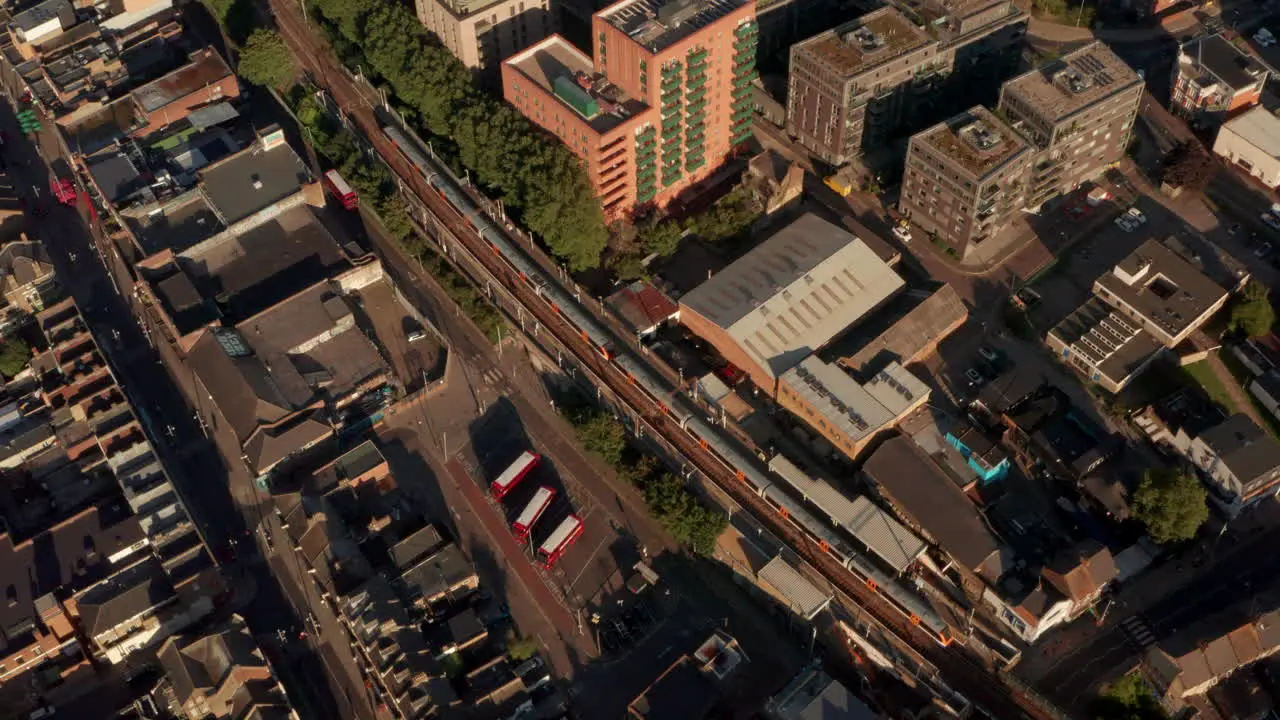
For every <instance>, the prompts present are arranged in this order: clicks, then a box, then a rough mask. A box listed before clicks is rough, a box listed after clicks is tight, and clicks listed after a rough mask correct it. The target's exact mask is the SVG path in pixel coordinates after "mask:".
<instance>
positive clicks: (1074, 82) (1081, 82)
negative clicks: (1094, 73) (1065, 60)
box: [1060, 69, 1092, 93]
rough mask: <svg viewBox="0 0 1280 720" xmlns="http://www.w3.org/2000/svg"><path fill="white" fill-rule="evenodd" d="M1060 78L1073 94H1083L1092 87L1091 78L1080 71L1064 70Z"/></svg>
mask: <svg viewBox="0 0 1280 720" xmlns="http://www.w3.org/2000/svg"><path fill="white" fill-rule="evenodd" d="M1060 77H1061V78H1062V83H1063V84H1064V85H1066V86H1067V88H1068V89H1070V90H1071V92H1073V93H1082V92H1084V91H1085V90H1088V89H1089V87H1090V85H1092V83H1091V82H1090V81H1089V78H1087V77H1085V75H1084V73H1082V72H1080V71H1079V70H1075V69H1071V70H1063V71H1062V74H1061V76H1060Z"/></svg>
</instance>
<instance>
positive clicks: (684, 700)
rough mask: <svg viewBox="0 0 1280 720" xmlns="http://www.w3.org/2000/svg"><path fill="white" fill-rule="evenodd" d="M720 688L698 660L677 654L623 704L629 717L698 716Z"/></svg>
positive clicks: (694, 719) (655, 719)
mask: <svg viewBox="0 0 1280 720" xmlns="http://www.w3.org/2000/svg"><path fill="white" fill-rule="evenodd" d="M719 697H720V692H719V690H718V689H717V687H716V684H715V682H713V681H712V680H711V678H710V677H708V676H707V675H706V674H705V673H703V672H702V668H701V667H700V666H699V665H698V663H696V662H694V661H693V659H692V658H690V657H689V656H688V655H683V656H681V657H680V658H679V659H678V660H676V661H675V663H673V664H672V665H671V667H669V668H667V671H666V672H664V673H662V675H661V676H660V677H659V678H658V679H657V680H655V681H653V684H652V685H650V686H649V687H648V688H647V689H646V690H645V691H644V692H643V693H641V694H640V696H639V697H637V698H636V699H635V700H632V701H631V704H630V705H628V706H627V709H628V710H629V711H630V715H629V717H634V718H645V719H646V720H647V719H649V718H652V719H653V720H661V719H662V718H687V719H688V720H702V718H704V717H706V715H707V713H708V712H709V711H710V710H711V708H712V707H713V706H714V705H715V703H716V700H717V698H719Z"/></svg>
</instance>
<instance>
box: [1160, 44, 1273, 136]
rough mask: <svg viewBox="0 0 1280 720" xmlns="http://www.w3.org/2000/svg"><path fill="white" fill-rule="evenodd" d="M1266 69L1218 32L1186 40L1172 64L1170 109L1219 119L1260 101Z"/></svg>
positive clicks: (1188, 115)
mask: <svg viewBox="0 0 1280 720" xmlns="http://www.w3.org/2000/svg"><path fill="white" fill-rule="evenodd" d="M1267 75H1268V73H1267V68H1266V66H1265V65H1263V64H1262V62H1261V61H1260V60H1258V59H1257V58H1256V57H1254V56H1253V55H1252V54H1251V53H1250V52H1249V51H1247V50H1241V49H1240V48H1238V47H1236V46H1235V45H1233V44H1232V43H1231V42H1230V41H1229V40H1227V39H1226V38H1224V37H1223V36H1221V35H1209V36H1206V37H1199V38H1195V39H1194V40H1191V41H1190V42H1188V43H1185V44H1184V45H1183V46H1182V48H1181V49H1180V50H1179V52H1178V61H1177V62H1176V63H1175V64H1174V67H1173V90H1172V91H1171V93H1170V97H1169V108H1170V109H1171V110H1173V112H1174V113H1175V114H1178V115H1181V116H1182V117H1184V118H1187V119H1188V120H1197V121H1200V122H1206V123H1218V122H1222V121H1223V120H1225V119H1226V118H1228V117H1234V116H1235V115H1238V114H1240V113H1242V112H1244V111H1245V110H1247V109H1249V108H1251V107H1253V106H1254V105H1257V104H1258V103H1259V102H1261V101H1262V89H1263V87H1264V86H1265V85H1266V84H1267Z"/></svg>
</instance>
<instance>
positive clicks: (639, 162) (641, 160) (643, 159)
mask: <svg viewBox="0 0 1280 720" xmlns="http://www.w3.org/2000/svg"><path fill="white" fill-rule="evenodd" d="M657 159H658V153H655V152H651V153H645V154H644V155H637V156H636V167H648V166H650V165H653V161H654V160H657Z"/></svg>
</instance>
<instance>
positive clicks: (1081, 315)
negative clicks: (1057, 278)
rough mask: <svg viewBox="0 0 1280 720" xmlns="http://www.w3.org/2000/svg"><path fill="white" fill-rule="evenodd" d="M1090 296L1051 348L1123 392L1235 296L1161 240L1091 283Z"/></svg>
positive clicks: (1053, 334) (1053, 337)
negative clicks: (1162, 353)
mask: <svg viewBox="0 0 1280 720" xmlns="http://www.w3.org/2000/svg"><path fill="white" fill-rule="evenodd" d="M1093 293H1094V295H1093V297H1092V298H1090V299H1089V300H1088V301H1087V302H1085V304H1084V305H1082V306H1081V307H1080V308H1078V309H1077V310H1076V311H1075V312H1073V313H1072V314H1071V315H1069V316H1067V318H1066V319H1065V320H1063V321H1062V322H1061V323H1059V324H1058V325H1056V326H1055V327H1054V328H1053V329H1052V330H1050V331H1049V334H1048V337H1047V339H1046V341H1047V342H1048V345H1049V349H1050V350H1051V351H1052V352H1054V353H1055V354H1058V355H1059V356H1060V357H1061V358H1062V359H1063V360H1064V361H1065V362H1067V363H1068V364H1069V365H1071V366H1072V367H1074V368H1075V369H1076V370H1078V371H1080V372H1082V373H1084V374H1085V375H1086V376H1087V377H1088V378H1089V379H1090V380H1091V381H1093V382H1094V383H1097V384H1098V385H1100V386H1102V387H1103V388H1105V389H1106V390H1108V391H1109V392H1119V391H1120V390H1121V389H1122V388H1123V387H1124V386H1125V385H1126V384H1128V382H1129V381H1130V380H1132V379H1133V378H1134V377H1136V376H1137V375H1138V373H1140V372H1141V371H1142V370H1143V369H1144V368H1145V367H1146V366H1147V364H1148V363H1149V362H1150V361H1151V360H1152V359H1153V358H1154V357H1155V356H1156V354H1157V353H1158V352H1159V351H1160V350H1162V349H1164V348H1172V347H1174V346H1176V345H1179V344H1181V343H1182V342H1183V341H1185V340H1186V339H1187V338H1188V337H1190V335H1191V333H1193V332H1195V331H1196V330H1198V329H1199V328H1200V327H1201V326H1202V325H1204V323H1205V321H1206V320H1208V319H1209V317H1210V316H1212V315H1213V314H1214V313H1215V312H1217V311H1218V310H1219V309H1221V308H1222V306H1223V305H1224V304H1225V303H1226V302H1227V298H1228V297H1229V296H1230V293H1228V292H1227V291H1226V290H1224V289H1222V287H1220V286H1219V285H1218V284H1217V283H1215V282H1214V281H1213V280H1210V279H1209V278H1208V277H1206V276H1205V275H1204V273H1202V272H1200V271H1199V270H1197V269H1196V268H1195V267H1194V266H1193V265H1191V263H1189V262H1187V261H1186V260H1184V259H1183V258H1181V257H1179V256H1178V255H1177V254H1176V253H1174V252H1173V251H1172V250H1170V249H1169V248H1167V247H1165V246H1164V245H1163V244H1161V243H1160V242H1159V241H1157V240H1148V241H1146V242H1145V243H1143V244H1142V245H1141V246H1140V247H1139V248H1138V249H1137V250H1135V251H1134V252H1133V253H1131V254H1130V255H1129V256H1128V257H1126V258H1125V259H1124V260H1122V261H1120V263H1119V264H1118V265H1116V266H1115V267H1114V268H1112V270H1111V272H1109V273H1106V274H1104V275H1102V276H1101V277H1099V278H1098V279H1097V280H1095V281H1094V283H1093Z"/></svg>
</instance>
